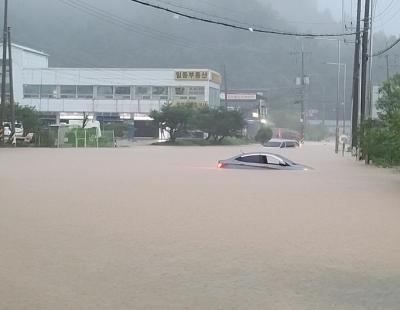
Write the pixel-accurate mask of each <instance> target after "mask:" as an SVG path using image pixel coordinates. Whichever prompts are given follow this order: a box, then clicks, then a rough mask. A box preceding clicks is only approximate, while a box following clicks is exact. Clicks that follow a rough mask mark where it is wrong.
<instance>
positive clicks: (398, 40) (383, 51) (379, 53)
mask: <svg viewBox="0 0 400 310" xmlns="http://www.w3.org/2000/svg"><path fill="white" fill-rule="evenodd" d="M399 43H400V38H399V39H397V40H396V41H394V42H393V43H392V44H390V45H389V46H388V47H387V48H385V49H383V50H381V51H379V52H376V53H374V54H372V57H376V56H380V55H382V54H385V53H386V52H387V51H389V50H391V49H392V48H393V47H395V46H396V45H397V44H399Z"/></svg>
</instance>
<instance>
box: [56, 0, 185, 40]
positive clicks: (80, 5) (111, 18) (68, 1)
mask: <svg viewBox="0 0 400 310" xmlns="http://www.w3.org/2000/svg"><path fill="white" fill-rule="evenodd" d="M59 1H60V2H62V3H63V4H65V5H67V6H69V7H72V8H75V9H77V10H79V11H81V12H84V13H86V14H88V15H91V16H94V17H96V18H99V19H102V20H103V21H105V22H108V23H111V24H114V25H117V26H120V27H123V28H125V29H127V30H129V31H132V32H135V33H138V34H140V35H143V36H145V37H150V38H152V39H156V40H164V41H168V42H169V43H171V44H174V45H176V46H179V47H187V46H188V44H190V43H191V42H190V41H189V40H185V39H181V38H178V37H175V36H172V35H169V34H166V33H163V32H160V31H157V30H154V29H151V28H148V27H145V26H143V25H141V24H138V23H133V22H130V21H129V22H128V21H127V20H124V19H122V18H120V17H119V16H116V15H114V14H111V13H110V12H108V11H104V10H101V9H99V8H97V7H94V6H91V5H89V4H88V3H84V2H82V1H77V0H59Z"/></svg>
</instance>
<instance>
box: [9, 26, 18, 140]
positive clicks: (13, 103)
mask: <svg viewBox="0 0 400 310" xmlns="http://www.w3.org/2000/svg"><path fill="white" fill-rule="evenodd" d="M7 35H8V61H9V64H8V71H9V78H10V107H11V137H12V138H13V142H14V141H15V139H14V138H16V137H15V102H14V81H13V66H12V46H11V28H10V27H8V29H7ZM13 144H14V143H13ZM14 146H17V143H15V144H14Z"/></svg>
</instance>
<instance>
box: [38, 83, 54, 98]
mask: <svg viewBox="0 0 400 310" xmlns="http://www.w3.org/2000/svg"><path fill="white" fill-rule="evenodd" d="M40 98H57V86H56V85H41V87H40Z"/></svg>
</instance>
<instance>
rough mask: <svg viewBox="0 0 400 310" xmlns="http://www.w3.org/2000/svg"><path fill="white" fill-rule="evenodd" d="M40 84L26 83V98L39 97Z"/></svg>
mask: <svg viewBox="0 0 400 310" xmlns="http://www.w3.org/2000/svg"><path fill="white" fill-rule="evenodd" d="M39 97H40V85H24V98H39Z"/></svg>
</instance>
